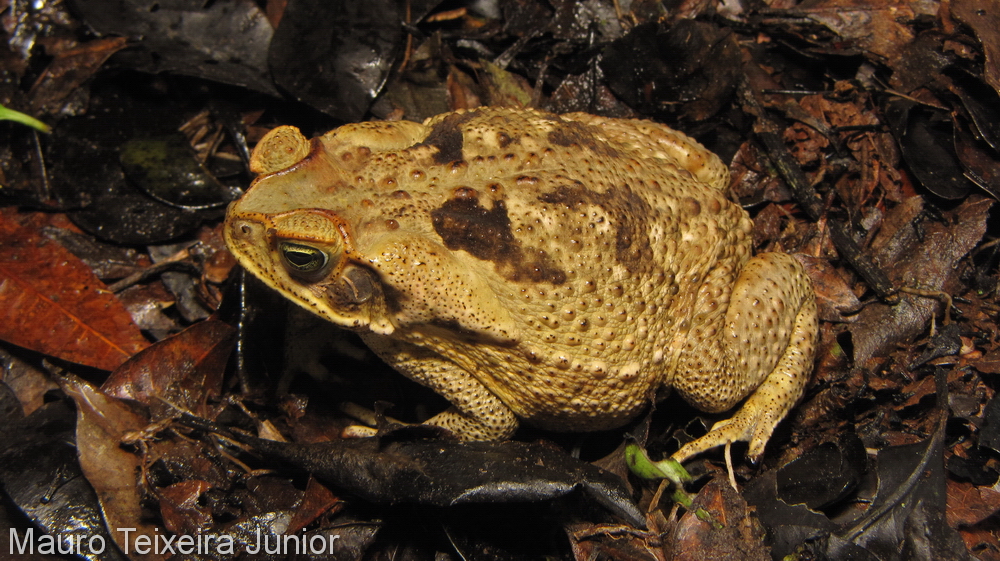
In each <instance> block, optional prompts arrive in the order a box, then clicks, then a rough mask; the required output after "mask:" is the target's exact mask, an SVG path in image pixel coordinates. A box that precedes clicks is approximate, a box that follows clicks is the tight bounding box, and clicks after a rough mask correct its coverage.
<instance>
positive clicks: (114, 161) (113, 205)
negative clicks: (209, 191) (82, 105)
mask: <svg viewBox="0 0 1000 561" xmlns="http://www.w3.org/2000/svg"><path fill="white" fill-rule="evenodd" d="M106 124H108V125H110V124H111V123H106ZM53 151H54V152H58V153H59V154H60V156H59V158H57V159H56V160H54V165H53V184H54V187H55V192H56V196H57V197H58V198H59V199H60V200H61V202H62V203H63V204H64V205H66V206H68V207H70V208H78V207H81V206H82V207H83V208H82V209H80V210H74V211H72V212H70V214H69V215H70V218H71V219H72V220H73V223H74V224H76V225H77V226H79V227H80V228H82V229H84V230H86V231H87V232H89V233H91V234H93V235H95V236H97V237H98V238H100V239H103V240H109V241H113V242H117V243H121V244H127V245H140V244H151V243H158V242H163V241H166V240H170V239H173V238H176V237H178V236H180V235H182V234H184V233H186V232H189V231H191V230H194V229H195V228H197V227H198V225H199V224H201V223H202V222H203V221H205V220H208V219H211V218H217V217H219V216H221V215H222V213H223V210H222V209H219V208H211V209H206V210H189V209H185V208H180V207H177V206H175V205H171V204H167V203H164V202H160V201H158V200H156V199H154V198H152V197H150V196H149V195H148V194H146V193H144V192H142V191H140V190H139V189H137V188H135V187H133V186H131V185H129V184H128V183H127V182H126V180H125V175H124V173H123V172H122V169H121V167H120V165H119V163H118V154H117V151H116V150H115V149H113V148H106V147H102V146H99V145H98V144H96V143H93V142H90V141H85V140H78V139H73V138H70V137H68V136H62V135H57V137H56V142H55V145H54V147H53Z"/></svg>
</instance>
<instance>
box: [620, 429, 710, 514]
mask: <svg viewBox="0 0 1000 561" xmlns="http://www.w3.org/2000/svg"><path fill="white" fill-rule="evenodd" d="M625 463H626V464H627V465H628V469H629V470H630V471H631V472H632V473H634V474H636V475H637V476H639V477H641V478H643V479H667V480H669V481H670V482H671V483H673V484H674V492H673V493H672V494H671V498H672V499H673V500H674V502H676V503H677V504H679V505H681V506H683V507H684V508H686V509H688V510H691V504H692V503H693V502H694V497H693V496H692V495H691V494H690V493H688V492H687V491H685V490H684V484H685V483H687V482H689V481H691V474H689V473H688V472H687V470H686V469H684V466H682V465H681V464H680V462H678V461H677V460H674V459H673V458H667V459H666V460H660V461H659V462H654V461H653V460H651V459H649V455H648V454H646V451H645V450H643V449H642V447H641V446H639V445H638V444H635V443H634V442H633V443H629V444H628V445H626V446H625ZM694 514H695V516H697V517H698V519H699V520H701V521H703V522H708V523H710V524H714V525H715V526H716V527H717V528H721V527H722V525H721V524H719V523H718V522H715V521H713V520H712V515H711V514H710V513H709V512H708V511H707V510H705V509H703V508H697V509H694Z"/></svg>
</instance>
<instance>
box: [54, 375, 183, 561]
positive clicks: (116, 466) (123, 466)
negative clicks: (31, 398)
mask: <svg viewBox="0 0 1000 561" xmlns="http://www.w3.org/2000/svg"><path fill="white" fill-rule="evenodd" d="M62 387H63V391H64V392H66V393H67V394H68V395H69V396H70V397H71V398H73V401H74V402H75V403H76V448H77V453H78V455H79V457H80V468H81V469H82V470H83V474H84V475H85V476H86V478H87V481H89V482H90V484H91V486H93V488H94V491H96V492H97V497H98V499H99V500H100V501H101V510H102V511H103V513H104V520H105V523H106V524H107V526H108V527H109V528H135V529H136V530H135V533H134V534H124V533H123V532H112V536H113V537H114V538H115V542H116V543H117V544H118V546H119V547H120V548H122V550H123V551H126V552H128V553H129V554H133V553H134V555H131V559H142V560H150V561H152V560H157V559H163V558H164V557H165V556H163V555H154V554H152V553H151V554H149V555H139V554H138V553H135V551H134V547H132V546H133V543H125V541H124V540H125V538H126V536H128V539H129V541H130V542H131V541H132V540H133V539H134V538H135V536H137V535H146V536H149V537H150V539H152V538H153V536H154V535H155V534H156V533H157V530H156V528H155V527H154V526H153V525H151V524H148V523H145V522H143V520H144V517H143V513H142V505H141V504H140V501H141V498H142V497H141V495H140V493H139V489H140V486H139V485H138V482H139V477H140V472H141V467H142V466H141V460H140V458H139V456H136V455H135V454H132V453H131V452H128V451H126V450H124V449H122V447H121V446H120V443H121V441H122V438H123V437H125V436H126V435H127V434H129V433H133V432H137V431H141V430H143V429H144V428H145V427H146V425H147V424H148V421H147V419H146V418H145V416H143V415H140V414H138V413H136V412H135V411H133V410H132V409H131V408H130V407H128V406H127V405H126V404H125V403H124V402H122V401H121V400H118V399H115V398H113V397H110V396H108V395H107V394H105V393H103V392H101V391H100V390H99V389H97V388H95V387H94V386H92V385H90V384H89V383H87V382H86V381H84V380H82V379H80V378H76V377H68V378H66V379H65V381H64V382H63V384H62Z"/></svg>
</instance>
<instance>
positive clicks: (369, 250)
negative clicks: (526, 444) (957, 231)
mask: <svg viewBox="0 0 1000 561" xmlns="http://www.w3.org/2000/svg"><path fill="white" fill-rule="evenodd" d="M251 169H252V171H253V172H255V173H257V174H258V177H257V178H256V180H255V181H254V182H253V184H252V186H251V187H250V189H249V190H248V191H247V192H246V194H245V195H244V196H243V197H242V198H241V199H239V200H238V201H237V202H235V203H233V204H232V205H231V206H230V207H229V210H228V214H227V217H226V223H225V237H226V242H227V243H228V245H229V247H230V249H231V250H232V252H233V253H234V254H235V255H236V257H237V259H238V260H239V262H240V263H241V264H242V265H243V267H245V268H246V269H247V270H248V271H249V272H250V273H252V274H254V275H256V276H257V277H259V278H260V279H262V280H263V281H264V282H265V283H266V284H268V285H269V286H271V287H272V288H274V289H275V290H278V291H279V292H281V293H282V294H283V295H285V296H286V297H287V298H289V299H291V300H292V301H294V302H296V303H297V304H299V305H301V306H303V307H305V308H306V309H308V310H310V311H312V312H314V313H316V314H318V315H320V316H322V317H324V318H326V319H327V320H329V321H331V322H333V323H335V324H337V325H340V326H343V327H345V328H347V329H351V330H354V331H356V332H358V333H359V334H360V335H361V338H362V339H363V340H364V342H365V344H366V345H368V346H369V347H370V348H371V350H372V351H374V352H375V353H376V354H377V355H378V356H380V357H381V358H382V359H384V360H385V361H386V362H387V363H389V364H390V365H391V366H392V367H394V368H395V369H396V370H398V371H399V372H401V373H403V374H404V375H406V376H408V377H410V378H412V379H413V380H415V381H417V382H419V383H421V384H423V385H426V386H429V387H430V388H432V389H434V390H435V391H437V392H438V393H440V394H442V395H443V396H444V397H446V398H447V399H448V400H449V401H450V402H451V407H450V408H449V409H447V410H446V411H444V412H442V413H439V414H437V415H435V416H433V417H432V418H430V419H429V420H427V421H426V423H427V424H431V425H437V426H439V427H443V428H445V429H448V430H449V431H451V432H452V433H454V434H455V435H457V436H458V437H459V438H462V439H467V440H494V439H504V438H508V437H510V436H511V435H512V434H513V432H514V431H515V429H516V428H517V426H518V423H519V422H520V421H524V422H527V423H530V424H532V425H535V426H538V427H541V428H544V429H551V430H558V431H591V430H601V429H610V428H615V427H619V426H622V425H624V424H626V423H627V422H628V421H629V420H631V419H633V418H634V417H636V416H637V415H638V414H639V413H640V412H641V411H643V409H644V408H645V407H646V406H647V405H648V404H649V402H650V401H651V400H652V399H654V398H656V397H657V396H662V395H663V394H664V393H665V392H664V391H663V390H665V389H672V390H673V391H676V392H678V393H680V395H681V396H682V397H683V398H684V399H685V400H686V401H688V402H689V403H691V404H692V405H694V406H695V407H697V408H698V409H701V410H704V411H708V412H722V411H726V410H729V409H732V408H734V407H736V406H737V405H739V408H738V409H737V410H736V411H735V414H733V415H732V417H730V418H729V419H728V420H724V421H720V422H718V423H716V424H715V425H714V426H713V427H712V428H711V430H710V431H709V432H708V433H707V434H706V435H704V436H702V437H701V438H698V439H697V440H695V441H693V442H690V443H688V444H686V445H685V446H683V447H682V448H681V449H680V450H679V451H678V452H677V453H676V454H675V455H674V457H675V458H676V459H678V460H684V459H687V458H689V457H691V456H693V455H695V454H698V453H700V452H702V451H705V450H707V449H709V448H712V447H715V446H718V445H723V444H726V443H729V442H734V441H749V455H750V456H751V458H758V457H759V456H760V455H761V454H762V452H763V450H764V445H765V444H766V443H767V440H768V439H769V438H770V436H771V433H772V431H773V430H774V428H775V425H777V424H778V422H780V421H781V420H782V418H784V417H785V415H786V414H787V413H788V412H789V410H790V409H791V408H792V406H793V405H794V404H795V402H796V401H797V400H798V399H799V397H800V396H801V395H802V392H803V388H804V387H805V384H806V382H807V380H808V378H809V376H810V373H811V371H812V366H813V355H814V351H815V346H816V339H817V329H818V328H817V319H816V304H815V295H814V293H813V289H812V285H811V283H810V281H809V278H808V277H807V275H806V274H805V272H804V271H803V269H802V266H801V265H800V264H799V263H798V261H796V260H795V259H794V258H793V257H791V256H789V255H787V254H783V253H763V254H760V255H756V256H751V237H750V232H751V227H752V222H751V220H750V218H749V216H748V215H747V213H746V212H745V211H744V210H743V209H742V208H741V207H740V206H738V205H737V204H734V203H733V202H732V201H730V200H729V199H728V198H727V188H728V178H729V173H728V170H727V168H726V166H725V165H724V164H723V163H722V162H721V161H720V160H719V158H718V157H717V156H715V155H714V154H712V153H711V152H709V151H708V150H706V149H705V148H704V147H703V146H701V145H700V144H698V143H697V142H696V141H694V140H692V139H691V138H689V137H687V136H685V135H683V134H681V133H679V132H677V131H674V130H672V129H669V128H667V127H665V126H662V125H659V124H656V123H652V122H649V121H641V120H618V119H610V118H602V117H595V116H592V115H587V114H583V113H570V114H565V115H554V114H550V113H544V112H541V111H534V110H527V109H509V108H481V109H476V110H471V111H457V112H453V113H446V114H443V115H438V116H436V117H433V118H430V119H428V120H426V121H425V122H423V123H415V122H409V121H396V122H365V123H357V124H351V125H346V126H343V127H340V128H338V129H336V130H333V131H331V132H329V133H327V134H325V135H323V136H321V137H319V138H314V139H312V140H307V139H306V138H305V137H304V136H303V135H302V134H301V133H300V132H299V130H298V129H296V128H294V127H288V126H283V127H279V128H277V129H274V130H272V131H271V132H270V133H268V134H267V136H265V137H264V138H263V139H262V140H261V142H260V143H259V144H258V145H257V147H256V149H255V150H254V153H253V157H252V161H251ZM741 401H742V404H741V403H740V402H741Z"/></svg>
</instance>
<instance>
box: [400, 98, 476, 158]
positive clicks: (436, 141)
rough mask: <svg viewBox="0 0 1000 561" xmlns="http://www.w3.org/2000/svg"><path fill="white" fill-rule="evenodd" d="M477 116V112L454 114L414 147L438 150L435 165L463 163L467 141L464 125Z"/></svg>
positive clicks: (436, 126) (434, 127)
mask: <svg viewBox="0 0 1000 561" xmlns="http://www.w3.org/2000/svg"><path fill="white" fill-rule="evenodd" d="M475 116H476V112H475V111H469V112H466V113H452V114H450V115H448V116H447V117H445V118H444V119H441V121H439V122H438V123H437V124H436V125H434V126H433V127H432V128H431V132H430V134H428V135H427V138H425V139H424V141H423V142H420V143H418V144H416V145H414V146H413V148H416V147H418V146H431V147H434V148H437V149H438V150H437V152H436V153H435V154H434V163H436V164H440V165H445V164H449V163H451V162H457V161H462V146H463V144H464V142H465V139H464V137H463V135H462V125H463V124H464V123H466V122H468V121H469V120H470V119H472V118H473V117H475Z"/></svg>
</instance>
